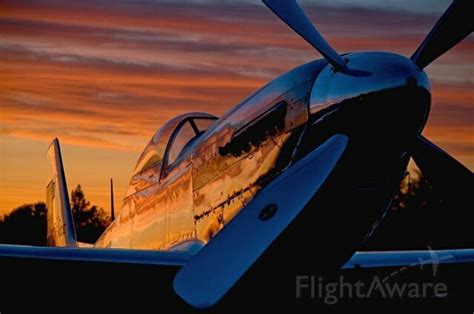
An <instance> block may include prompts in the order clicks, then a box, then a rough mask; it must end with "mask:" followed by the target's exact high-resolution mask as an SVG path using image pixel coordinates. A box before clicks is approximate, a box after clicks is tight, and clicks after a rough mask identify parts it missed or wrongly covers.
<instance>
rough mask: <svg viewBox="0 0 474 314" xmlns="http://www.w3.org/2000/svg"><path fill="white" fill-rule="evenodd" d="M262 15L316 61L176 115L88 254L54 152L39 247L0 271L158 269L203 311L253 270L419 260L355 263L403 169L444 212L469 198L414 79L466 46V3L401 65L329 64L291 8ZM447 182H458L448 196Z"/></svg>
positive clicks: (329, 55)
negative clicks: (432, 137) (205, 109)
mask: <svg viewBox="0 0 474 314" xmlns="http://www.w3.org/2000/svg"><path fill="white" fill-rule="evenodd" d="M264 3H265V4H266V5H267V6H268V7H269V8H270V9H271V10H272V11H273V12H274V13H275V14H276V15H277V16H279V17H280V18H281V19H282V20H283V21H284V22H285V23H286V24H288V26H290V27H291V28H292V29H293V30H294V31H296V32H297V33H298V34H299V35H300V36H301V37H303V38H304V39H305V40H306V41H307V42H308V43H310V44H311V45H312V46H313V47H314V48H315V49H316V50H317V51H319V52H320V53H321V54H322V56H323V57H324V59H320V60H316V61H312V62H309V63H307V64H304V65H302V66H299V67H297V68H295V69H293V70H291V71H289V72H288V73H286V74H284V75H282V76H281V77H279V78H277V79H275V80H274V81H272V82H270V83H269V84H267V85H266V86H264V87H263V88H262V89H260V90H259V91H257V92H256V93H255V94H253V95H251V96H250V97H249V98H247V99H246V100H244V101H243V102H241V103H240V104H238V105H237V106H235V107H233V108H232V109H231V110H230V111H228V112H227V113H225V114H224V115H223V116H222V117H220V118H217V117H215V116H213V115H210V114H206V113H187V114H184V115H181V116H178V117H175V118H174V119H172V120H170V121H169V122H167V123H166V124H164V125H163V126H162V127H161V128H159V129H158V131H157V132H156V133H155V134H154V136H153V137H152V139H151V140H150V142H149V143H148V144H147V146H146V148H145V150H144V151H143V153H142V154H141V156H140V157H139V159H138V162H137V164H136V167H135V169H134V171H133V176H132V178H131V181H130V186H129V188H128V191H127V194H126V196H125V198H124V200H123V207H122V210H121V211H120V214H119V215H118V217H117V218H116V219H115V220H114V221H113V223H112V224H111V225H110V227H109V228H108V229H107V230H106V231H105V232H104V234H103V235H102V236H101V237H100V238H99V240H98V241H97V242H96V243H95V244H94V245H93V247H90V246H91V245H85V244H82V243H79V242H78V241H77V240H76V235H75V229H74V222H73V220H72V215H71V209H70V205H69V199H68V190H67V186H66V180H65V175H64V170H63V165H62V160H61V153H60V147H59V142H58V140H57V139H56V140H54V141H53V143H52V144H51V146H50V147H49V150H48V156H49V158H50V160H51V165H52V170H53V171H52V175H51V181H50V182H49V184H48V186H47V206H48V217H47V221H48V225H47V226H48V232H47V237H48V238H47V242H48V245H49V246H50V247H45V248H41V247H27V246H0V256H1V257H2V259H3V261H8V260H9V259H12V260H17V259H40V260H60V261H64V262H73V261H83V262H103V263H125V264H142V265H156V271H162V270H169V269H172V272H173V276H174V279H173V282H169V286H170V287H171V285H172V286H173V288H172V289H170V290H171V291H173V292H172V293H176V294H177V295H179V296H180V297H181V298H182V299H183V300H184V301H185V302H186V303H188V304H190V305H192V306H193V307H198V308H205V307H210V306H213V305H214V304H216V303H217V302H218V301H219V300H220V299H221V298H222V297H223V296H224V295H225V294H226V293H227V292H228V291H229V290H230V294H231V293H232V287H233V286H234V284H235V283H236V282H237V281H239V279H240V278H241V277H245V276H248V275H249V273H250V274H251V273H252V272H250V271H248V270H249V268H252V269H254V268H255V267H259V266H258V265H260V268H257V269H259V270H262V271H263V270H264V269H265V267H262V266H261V265H262V263H267V265H268V263H271V264H272V265H273V266H274V267H276V268H278V269H281V272H284V271H285V270H289V271H291V272H293V274H294V273H295V269H297V270H298V271H302V270H307V269H309V267H310V266H311V267H315V266H316V267H318V268H320V269H326V268H327V269H334V268H340V267H344V268H350V267H354V265H358V266H359V267H362V268H363V267H385V266H394V265H409V264H410V263H412V261H414V260H415V261H416V260H417V259H418V258H420V257H425V256H427V254H428V252H409V251H400V252H396V253H394V252H376V253H374V252H372V253H359V252H356V250H357V248H358V245H359V243H360V242H361V241H362V239H363V238H364V237H366V236H367V235H368V234H369V235H370V231H371V230H372V226H373V225H374V222H376V221H378V220H379V219H381V217H383V214H384V212H385V211H386V210H387V208H388V206H389V204H390V202H391V200H392V198H393V195H394V193H395V191H396V190H397V189H398V187H399V183H400V181H401V179H402V178H403V175H404V172H405V169H406V167H407V163H408V161H409V159H410V157H412V158H413V159H414V160H415V162H416V163H417V165H418V166H419V167H420V169H421V170H422V172H423V174H424V176H425V177H426V178H427V179H428V180H429V182H430V183H431V185H432V186H433V188H434V189H437V191H439V193H443V194H444V196H445V197H446V198H447V199H456V198H458V197H461V196H463V195H464V194H467V193H468V191H470V190H471V188H472V178H473V176H472V172H471V171H470V170H468V169H467V168H466V167H464V166H463V165H461V164H460V163H459V162H457V161H456V160H454V159H453V158H452V157H450V156H449V155H448V154H447V153H445V152H444V151H443V150H441V149H440V148H438V147H437V146H436V145H434V144H433V143H431V142H430V141H429V140H427V139H426V138H424V137H423V136H422V135H421V132H422V130H423V128H424V126H425V124H426V122H427V119H428V113H429V110H430V82H429V79H428V77H427V75H426V73H425V72H424V71H423V69H424V68H425V67H426V66H428V65H429V64H430V63H431V62H432V61H434V60H435V59H436V58H438V57H439V56H440V55H442V54H443V53H445V52H446V51H448V50H449V49H450V48H451V47H453V46H454V45H456V44H457V43H458V42H459V41H461V40H462V39H463V38H465V37H466V36H468V35H469V34H470V33H471V32H472V29H473V19H472V18H470V16H471V15H470V14H469V12H470V10H469V9H470V8H469V1H455V2H454V3H453V4H452V5H451V6H450V7H449V9H448V10H447V11H446V12H445V13H444V15H443V16H442V17H441V19H440V20H439V21H438V23H437V24H436V25H435V26H434V28H433V30H432V31H431V32H430V34H429V35H428V36H427V37H426V39H425V40H424V41H423V43H422V44H421V45H420V47H419V48H418V49H417V50H416V51H415V53H414V54H413V55H412V56H411V57H410V58H406V57H404V56H401V55H397V54H393V53H388V52H355V53H346V54H342V55H340V54H338V53H337V52H336V51H335V50H334V49H333V48H332V47H331V46H330V45H329V44H328V43H327V42H326V41H325V40H324V39H323V37H322V36H321V35H320V34H319V33H318V31H317V30H316V29H315V27H314V26H313V25H312V24H311V22H310V21H309V19H308V18H307V17H306V16H305V14H304V13H303V11H302V10H301V8H300V7H299V6H298V4H297V3H296V2H295V1H293V0H264ZM448 176H449V177H451V178H455V180H456V181H457V182H460V184H458V186H457V188H456V190H454V189H453V188H452V187H450V186H449V184H447V183H446V182H447V180H446V178H447V177H448ZM459 185H461V186H462V187H464V188H461V189H459ZM85 246H89V247H85ZM301 248H303V249H301ZM304 248H314V249H315V250H317V251H318V252H321V253H319V254H314V253H309V249H304ZM436 254H438V255H442V256H449V258H445V259H443V260H442V261H441V263H444V262H450V263H452V262H458V261H463V262H473V261H474V250H470V249H466V250H450V251H449V254H447V253H446V252H441V251H438V252H436ZM279 263H280V264H281V265H279ZM275 265H277V266H275ZM267 268H268V267H267ZM253 273H255V271H254V272H253ZM174 274H175V275H174ZM293 278H294V277H293ZM267 285H268V286H270V285H271V283H270V282H267Z"/></svg>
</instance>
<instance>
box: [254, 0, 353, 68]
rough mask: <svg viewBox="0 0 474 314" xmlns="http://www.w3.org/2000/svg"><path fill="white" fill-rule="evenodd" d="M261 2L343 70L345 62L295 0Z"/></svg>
mask: <svg viewBox="0 0 474 314" xmlns="http://www.w3.org/2000/svg"><path fill="white" fill-rule="evenodd" d="M263 3H264V4H265V5H266V6H267V7H268V8H269V9H270V10H272V11H273V13H275V14H276V15H277V16H278V17H280V18H281V19H282V20H283V21H284V22H285V23H286V24H287V25H288V26H289V27H290V28H292V29H293V30H294V31H295V32H297V33H298V34H299V35H300V36H301V37H303V38H304V39H305V40H306V41H307V42H308V43H309V44H310V45H311V46H313V47H314V48H315V49H316V50H317V51H319V53H321V55H322V56H323V57H324V58H325V59H326V60H327V61H328V62H329V63H330V64H331V65H332V66H333V67H334V68H335V69H336V70H337V71H341V72H344V71H345V70H346V62H345V61H344V59H343V58H342V57H341V56H340V55H339V54H338V53H337V51H336V50H334V49H333V48H332V47H331V46H330V45H329V43H328V42H327V41H326V40H325V39H324V38H323V36H321V34H320V33H319V32H318V31H317V30H316V28H315V27H314V25H313V24H312V23H311V21H310V20H309V19H308V17H307V16H306V14H305V13H304V12H303V10H302V9H301V7H300V6H299V5H298V3H296V0H288V1H282V0H263Z"/></svg>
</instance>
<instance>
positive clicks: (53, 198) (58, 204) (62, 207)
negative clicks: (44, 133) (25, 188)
mask: <svg viewBox="0 0 474 314" xmlns="http://www.w3.org/2000/svg"><path fill="white" fill-rule="evenodd" d="M48 159H49V161H50V164H51V167H50V169H51V174H50V176H49V183H48V185H47V187H46V205H47V207H48V215H47V221H48V223H47V245H48V246H73V247H77V241H76V231H75V229H74V220H73V215H72V211H71V206H70V203H69V195H68V189H67V185H66V178H65V175H64V168H63V161H62V158H61V149H60V148H59V141H58V139H57V138H55V139H54V140H53V142H52V143H51V144H50V145H49V148H48Z"/></svg>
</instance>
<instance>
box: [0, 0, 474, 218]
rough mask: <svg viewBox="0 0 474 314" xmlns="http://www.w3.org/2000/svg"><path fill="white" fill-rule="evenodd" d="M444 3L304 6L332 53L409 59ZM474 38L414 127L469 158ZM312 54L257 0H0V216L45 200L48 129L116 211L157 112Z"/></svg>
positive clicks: (157, 121) (439, 71) (263, 78)
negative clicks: (380, 53) (423, 120)
mask: <svg viewBox="0 0 474 314" xmlns="http://www.w3.org/2000/svg"><path fill="white" fill-rule="evenodd" d="M449 3H450V1H449V0H447V1H445V0H420V1H416V0H410V1H408V0H385V1H380V0H352V1H349V0H333V1H329V0H320V1H319V0H318V1H316V0H315V1H303V5H304V7H305V9H306V11H307V12H308V15H309V16H310V17H311V19H312V20H313V22H314V23H315V24H316V25H317V27H318V29H319V30H320V32H321V33H322V34H323V35H325V36H326V38H327V39H328V41H329V42H330V43H331V44H332V45H333V46H334V47H335V48H336V49H337V50H338V51H339V52H348V51H360V50H388V51H393V52H397V53H401V54H404V55H407V56H409V55H411V53H412V52H413V51H414V50H415V49H416V48H417V46H418V45H419V44H420V42H421V41H422V39H423V38H424V37H425V35H426V34H427V33H428V32H429V30H430V29H431V27H432V25H433V24H434V23H435V21H436V20H437V19H438V17H439V16H440V15H441V14H442V12H443V11H444V10H445V9H446V8H447V7H448V5H449ZM473 48H474V38H473V36H472V35H471V36H470V37H468V38H467V39H466V40H464V42H463V43H461V44H460V45H458V46H456V47H455V48H454V49H453V50H451V51H450V52H449V53H447V54H446V55H444V56H442V57H441V58H439V59H438V60H437V61H436V62H435V63H434V64H432V65H430V66H429V67H428V68H427V69H426V71H427V72H428V74H429V75H430V77H431V80H432V87H433V104H432V111H431V116H430V119H429V122H428V126H427V127H426V129H425V132H424V134H425V135H426V136H427V137H429V138H430V139H431V140H433V141H434V142H435V143H437V144H438V145H440V146H441V147H443V148H444V149H446V150H447V151H448V152H449V153H451V154H452V155H454V156H455V157H456V158H457V159H458V160H460V161H461V162H462V163H464V164H465V165H467V166H468V167H469V168H470V169H471V170H472V169H473V168H474V128H473V125H474V124H473V122H474V121H473V120H474V115H473V114H474V107H473V98H474V91H473V84H474V76H473V71H474V54H473V51H474V49H473ZM316 58H320V55H319V54H318V53H317V52H316V51H315V50H314V49H312V48H311V47H310V46H309V45H308V44H307V43H306V42H305V41H303V40H302V39H301V38H300V37H298V36H297V35H296V34H295V33H294V32H292V31H291V30H290V29H289V28H288V27H287V26H286V25H284V23H282V22H281V21H280V20H279V19H278V18H276V17H275V16H274V15H273V14H272V13H271V12H270V11H269V10H268V9H267V8H265V7H264V6H263V5H261V4H260V3H259V1H206V0H200V1H152V0H140V1H131V0H99V1H84V0H72V1H71V0H43V1H33V0H31V1H22V0H20V1H19V0H13V1H5V0H0V214H3V213H7V212H8V211H10V210H11V209H13V208H15V207H17V206H19V205H21V204H23V203H31V202H36V201H40V200H41V201H44V200H45V191H44V188H45V185H46V183H47V182H46V181H47V178H46V173H47V171H46V170H47V168H46V166H47V162H46V150H47V147H48V144H49V142H50V141H51V140H52V139H53V138H54V137H58V138H59V139H60V142H61V144H62V151H63V160H64V164H65V170H66V176H67V181H68V187H69V190H71V189H72V188H74V187H75V186H76V185H77V184H78V183H81V184H82V186H83V187H84V190H85V192H86V197H87V198H89V199H90V200H91V202H92V203H94V204H98V205H100V206H102V207H104V208H105V209H107V210H108V209H109V201H108V200H109V190H108V188H109V186H108V184H109V182H108V180H109V178H111V177H113V178H114V180H115V183H116V191H115V192H116V193H115V194H116V195H115V196H116V200H117V207H118V208H119V207H120V206H119V203H120V199H121V198H122V197H123V195H124V193H125V190H126V186H127V183H128V180H129V178H130V174H131V171H132V169H133V167H134V165H135V162H136V160H137V158H138V155H139V153H140V152H141V150H142V149H143V148H144V146H145V144H146V142H147V141H148V140H149V138H150V137H151V136H152V134H153V133H154V131H155V130H156V129H157V128H159V127H160V126H161V125H162V124H163V123H164V122H165V121H167V120H168V119H170V118H172V117H173V116H175V115H177V114H181V113H184V112H188V111H204V112H210V113H213V114H216V115H220V114H222V113H223V112H224V111H226V110H227V109H229V108H230V107H232V106H233V105H235V104H236V103H238V102H239V101H240V100H242V99H243V98H245V97H246V96H247V95H248V94H249V93H251V92H252V91H254V90H256V89H257V88H259V87H260V86H262V85H263V84H265V83H266V82H267V81H269V80H271V79H273V78H275V77H276V76H278V75H280V74H283V73H284V72H286V71H288V70H290V69H291V68H293V67H295V66H297V65H299V64H302V63H305V62H308V61H310V60H312V59H316Z"/></svg>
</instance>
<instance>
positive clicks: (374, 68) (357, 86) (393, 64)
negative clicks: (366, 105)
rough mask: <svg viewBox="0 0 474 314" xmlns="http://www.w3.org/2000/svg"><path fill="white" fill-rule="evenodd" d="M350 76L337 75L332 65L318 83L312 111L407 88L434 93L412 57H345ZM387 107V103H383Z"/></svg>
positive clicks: (369, 54) (384, 54)
mask: <svg viewBox="0 0 474 314" xmlns="http://www.w3.org/2000/svg"><path fill="white" fill-rule="evenodd" d="M344 58H345V60H346V61H347V66H348V68H349V69H350V71H349V72H348V73H342V72H336V71H334V69H333V68H332V67H331V66H330V65H328V66H326V67H325V68H324V69H323V70H322V71H321V73H320V74H319V75H318V77H317V78H316V80H315V83H314V85H313V88H312V91H311V96H310V104H309V111H310V113H311V114H313V115H314V114H316V113H317V112H320V111H321V110H323V109H326V108H329V107H331V106H332V105H334V104H338V103H340V102H341V101H343V100H348V99H354V98H357V97H361V96H364V95H371V94H374V93H380V92H385V91H388V90H393V89H400V88H404V87H413V86H417V87H421V88H422V89H424V90H426V91H428V92H429V91H430V83H429V79H428V76H427V75H426V73H425V72H423V71H422V70H420V69H418V68H417V66H416V65H415V64H414V63H413V62H412V61H411V60H410V59H408V58H406V57H404V56H401V55H397V54H394V53H388V52H361V53H351V54H347V55H345V56H344ZM381 105H383V104H381Z"/></svg>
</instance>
